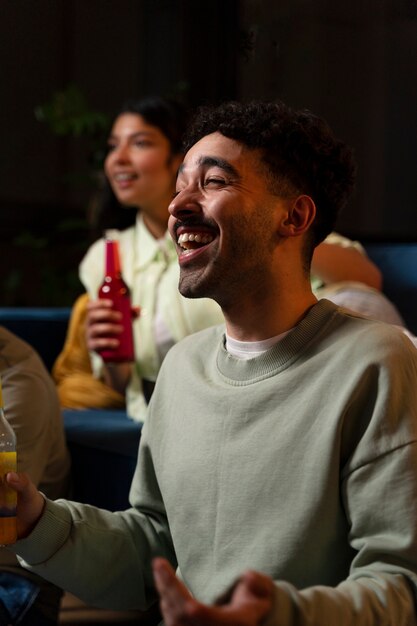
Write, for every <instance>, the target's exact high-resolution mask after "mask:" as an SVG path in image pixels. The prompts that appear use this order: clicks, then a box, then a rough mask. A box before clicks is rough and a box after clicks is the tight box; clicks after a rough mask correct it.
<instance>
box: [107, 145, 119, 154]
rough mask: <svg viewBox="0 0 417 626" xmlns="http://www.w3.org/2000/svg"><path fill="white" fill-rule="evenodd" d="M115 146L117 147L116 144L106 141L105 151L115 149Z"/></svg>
mask: <svg viewBox="0 0 417 626" xmlns="http://www.w3.org/2000/svg"><path fill="white" fill-rule="evenodd" d="M116 148H117V146H116V144H114V143H108V144H107V152H112V150H115V149H116Z"/></svg>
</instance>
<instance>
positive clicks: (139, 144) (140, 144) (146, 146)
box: [135, 139, 152, 148]
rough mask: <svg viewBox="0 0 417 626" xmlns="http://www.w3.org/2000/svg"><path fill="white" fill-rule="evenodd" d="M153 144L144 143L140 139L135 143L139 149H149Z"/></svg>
mask: <svg viewBox="0 0 417 626" xmlns="http://www.w3.org/2000/svg"><path fill="white" fill-rule="evenodd" d="M151 145H152V144H151V142H150V141H144V140H142V139H138V140H137V141H135V146H136V147H137V148H149V146H151Z"/></svg>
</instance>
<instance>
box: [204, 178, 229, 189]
mask: <svg viewBox="0 0 417 626" xmlns="http://www.w3.org/2000/svg"><path fill="white" fill-rule="evenodd" d="M225 184H226V181H225V180H224V178H218V177H217V176H210V178H206V180H205V181H204V186H205V187H207V185H213V186H216V187H219V186H221V185H225Z"/></svg>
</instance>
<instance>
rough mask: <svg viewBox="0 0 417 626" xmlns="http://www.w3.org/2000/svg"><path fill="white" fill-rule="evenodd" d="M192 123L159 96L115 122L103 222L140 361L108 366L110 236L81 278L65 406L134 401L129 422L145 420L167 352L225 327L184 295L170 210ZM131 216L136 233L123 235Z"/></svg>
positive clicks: (65, 362)
mask: <svg viewBox="0 0 417 626" xmlns="http://www.w3.org/2000/svg"><path fill="white" fill-rule="evenodd" d="M185 123H186V113H185V110H184V109H183V107H182V106H181V105H179V104H178V103H176V102H173V101H171V100H167V99H164V98H159V97H150V98H144V99H141V100H138V101H135V100H131V101H128V102H127V103H126V104H125V105H124V106H123V107H122V109H121V110H120V112H119V114H118V115H117V117H116V119H115V120H114V123H113V126H112V129H111V132H110V135H109V139H108V154H107V157H106V160H105V164H104V172H105V175H106V179H107V182H108V185H109V187H108V188H107V190H106V191H107V196H108V201H107V203H106V204H105V205H103V209H102V212H101V214H100V216H99V220H100V227H101V230H103V229H105V228H107V230H106V234H107V236H111V237H112V238H114V239H117V240H118V241H119V248H120V257H121V266H122V271H123V277H124V279H125V281H126V283H127V284H128V286H129V288H130V290H131V299H132V305H133V306H134V307H137V308H138V316H137V318H136V319H135V320H134V322H133V332H134V343H135V362H134V363H117V364H116V363H111V364H109V363H104V362H103V361H102V359H101V358H100V356H99V355H98V354H97V350H102V349H103V348H106V347H107V348H111V347H112V346H113V345H114V342H115V338H114V330H115V328H114V324H115V320H114V319H113V317H112V312H111V311H110V310H109V307H108V306H106V305H105V304H104V303H103V301H102V300H98V299H97V292H98V289H99V286H100V284H101V282H102V280H103V273H104V264H105V249H104V248H105V246H104V238H102V239H99V240H98V241H96V242H95V243H94V244H93V245H92V246H91V248H90V249H89V250H88V251H87V254H86V255H85V257H84V259H83V261H82V262H81V265H80V279H81V281H82V283H83V285H84V286H85V288H86V291H87V293H88V296H89V298H88V299H89V302H88V304H87V303H86V300H87V298H86V297H85V296H81V300H80V301H79V302H77V303H76V306H75V309H74V312H73V316H72V320H71V325H70V329H69V334H68V338H67V342H66V346H65V347H64V351H63V353H62V354H61V355H60V356H59V357H58V360H57V362H56V364H55V367H54V376H55V379H56V380H57V383H58V392H59V395H60V398H61V403H62V404H63V406H67V407H73V408H82V407H98V406H113V407H118V406H123V405H124V402H125V398H126V407H127V411H128V413H129V415H130V416H131V417H132V418H134V419H136V420H138V421H143V419H144V418H145V414H146V406H147V400H148V399H149V397H150V395H151V392H152V389H153V385H154V382H155V380H156V376H157V373H158V371H159V368H160V365H161V362H162V360H163V358H164V356H165V354H166V352H167V351H168V349H169V348H170V347H171V346H172V345H173V344H174V343H176V342H177V341H179V340H180V339H182V338H183V337H185V336H186V335H189V334H191V333H193V332H196V331H198V330H201V329H202V328H206V327H207V326H211V325H213V324H217V323H220V322H222V321H223V315H222V313H221V311H220V308H219V307H218V305H217V304H216V303H214V302H213V301H212V300H207V299H206V300H204V301H202V300H189V299H186V298H183V296H181V295H180V293H179V291H178V276H179V268H178V262H177V255H176V252H175V248H174V244H173V242H172V240H171V238H170V236H169V234H168V232H167V224H168V208H167V207H168V204H169V203H170V201H171V199H172V195H173V192H174V188H175V179H176V174H177V170H178V167H179V165H180V163H181V161H182V156H183V155H182V152H181V139H182V134H183V132H184V129H185ZM132 213H133V221H134V223H133V225H131V226H130V227H129V228H125V229H123V230H121V229H120V227H121V226H123V225H125V224H126V221H128V220H129V219H130V220H132ZM110 227H113V229H112V230H108V228H110ZM115 228H116V229H115ZM86 304H87V306H86ZM84 325H86V333H87V343H85V338H84V335H85V330H84ZM112 335H113V336H112ZM116 341H117V340H116ZM87 351H89V352H90V356H91V369H90V364H89V359H88V352H87ZM91 370H92V373H91ZM93 376H94V380H93Z"/></svg>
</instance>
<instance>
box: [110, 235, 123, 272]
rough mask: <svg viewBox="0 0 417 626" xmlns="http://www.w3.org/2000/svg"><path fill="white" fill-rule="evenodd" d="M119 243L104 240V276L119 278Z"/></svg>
mask: <svg viewBox="0 0 417 626" xmlns="http://www.w3.org/2000/svg"><path fill="white" fill-rule="evenodd" d="M120 274H121V271H120V257H119V242H118V241H114V240H113V239H106V276H120Z"/></svg>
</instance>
